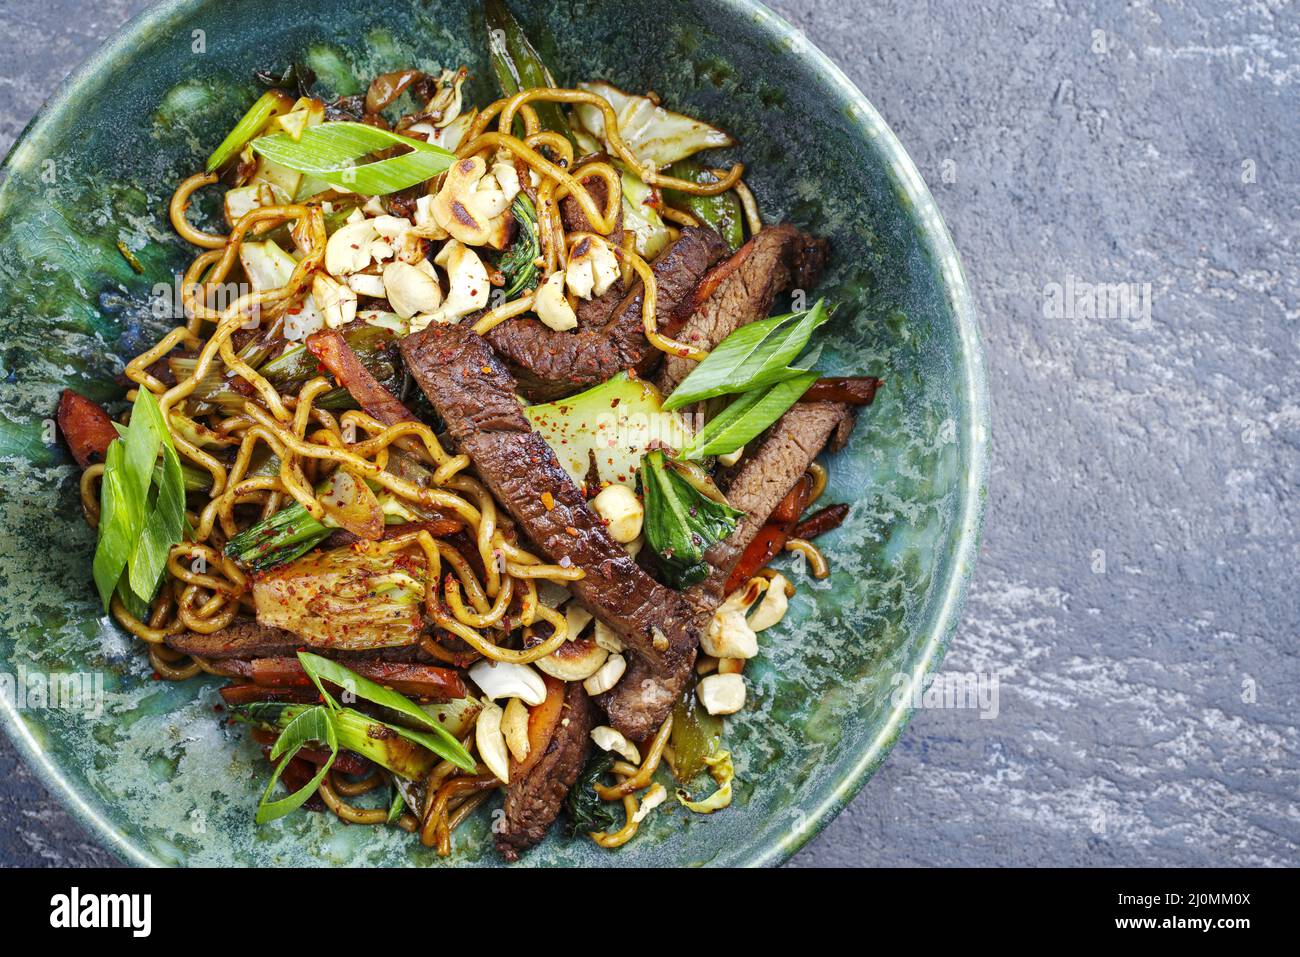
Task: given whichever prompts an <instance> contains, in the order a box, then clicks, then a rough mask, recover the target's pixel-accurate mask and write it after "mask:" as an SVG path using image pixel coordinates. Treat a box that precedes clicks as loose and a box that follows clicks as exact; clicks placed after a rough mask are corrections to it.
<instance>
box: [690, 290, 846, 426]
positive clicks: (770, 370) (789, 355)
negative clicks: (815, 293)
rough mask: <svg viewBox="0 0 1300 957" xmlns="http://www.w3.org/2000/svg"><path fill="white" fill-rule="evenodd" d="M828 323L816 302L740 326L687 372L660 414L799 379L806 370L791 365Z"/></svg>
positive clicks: (820, 305)
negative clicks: (809, 306)
mask: <svg viewBox="0 0 1300 957" xmlns="http://www.w3.org/2000/svg"><path fill="white" fill-rule="evenodd" d="M829 319H830V313H829V311H828V310H827V309H826V308H825V303H824V301H823V300H820V299H819V300H817V303H816V304H815V305H814V306H813V307H812V308H811V309H809V310H808V311H807V312H802V313H791V314H789V315H786V316H773V317H772V318H771V319H763V320H760V321H759V322H751V323H750V324H749V325H746V326H741V327H740V328H739V329H737V330H736V331H735V332H733V333H732V334H731V335H729V336H727V338H725V339H723V340H722V342H720V343H718V346H717V348H715V349H714V350H713V351H712V352H710V353H709V354H708V356H707V357H706V358H705V359H704V361H703V362H701V363H700V364H699V365H697V366H696V367H695V368H694V369H692V370H691V374H690V375H688V376H687V377H686V378H685V380H683V381H682V383H681V385H679V386H678V387H677V388H676V389H674V390H673V393H672V395H670V396H669V397H668V399H667V401H665V402H664V408H665V409H680V408H681V407H682V406H684V405H690V404H691V403H693V402H699V401H701V400H702V399H711V398H713V397H714V396H719V395H730V394H735V393H738V392H749V391H751V390H753V389H759V388H761V387H763V386H768V385H771V384H772V383H774V382H780V381H781V380H783V379H789V378H791V377H794V376H797V375H801V374H803V373H804V372H805V370H803V369H792V368H790V367H789V363H790V362H792V361H793V360H794V359H795V357H796V356H798V355H799V353H800V352H802V351H803V349H804V346H806V345H807V344H808V339H809V338H810V337H811V336H812V334H813V332H814V331H816V330H817V329H818V328H819V327H820V326H822V325H823V324H825V323H826V322H827V320H829Z"/></svg>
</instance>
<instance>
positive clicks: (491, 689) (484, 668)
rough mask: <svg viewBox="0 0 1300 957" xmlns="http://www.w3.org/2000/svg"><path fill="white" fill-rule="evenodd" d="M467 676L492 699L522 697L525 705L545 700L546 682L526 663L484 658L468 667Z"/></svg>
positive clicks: (537, 703) (536, 703)
mask: <svg viewBox="0 0 1300 957" xmlns="http://www.w3.org/2000/svg"><path fill="white" fill-rule="evenodd" d="M469 676H470V678H471V679H473V681H474V683H475V684H476V685H478V686H479V688H481V689H482V691H483V694H484V695H486V696H487V697H488V698H489V699H490V700H492V701H496V700H497V699H498V698H522V699H523V701H524V704H526V705H539V704H541V703H542V702H543V701H545V700H546V682H544V681H543V680H542V676H541V675H539V674H538V673H537V672H536V671H534V670H533V669H532V668H531V667H529V666H528V665H520V664H515V663H514V662H510V661H488V660H486V659H484V660H483V661H480V662H477V663H476V664H475V665H474V666H473V667H472V668H470V669H469Z"/></svg>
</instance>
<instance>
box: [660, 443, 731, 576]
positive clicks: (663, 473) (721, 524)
mask: <svg viewBox="0 0 1300 957" xmlns="http://www.w3.org/2000/svg"><path fill="white" fill-rule="evenodd" d="M641 490H642V493H643V494H644V495H645V540H646V544H647V545H649V546H650V548H651V549H652V550H653V551H654V554H655V560H656V563H657V564H658V565H659V570H660V571H661V572H662V573H663V575H664V577H665V578H666V579H667V581H668V583H669V584H670V585H672V586H673V587H674V588H685V587H687V586H688V585H694V584H695V583H696V582H698V581H700V580H702V579H703V578H704V576H705V575H707V574H708V571H709V566H708V564H707V563H706V562H705V561H704V553H705V552H707V551H708V550H709V549H710V548H711V547H712V546H713V545H715V544H717V543H718V542H720V541H722V540H723V539H724V538H726V537H727V536H728V535H730V534H731V533H732V532H733V531H735V529H736V525H737V524H738V523H739V521H740V518H741V516H743V515H744V514H745V513H744V512H740V511H737V510H736V509H734V508H732V507H731V506H730V505H726V504H724V503H722V502H715V501H714V500H713V499H711V498H709V497H708V496H706V495H704V494H702V493H701V492H700V491H698V490H697V489H696V488H695V487H694V486H693V485H691V484H690V483H689V482H687V481H686V479H684V478H682V477H681V476H680V475H678V474H677V473H676V472H675V471H674V470H673V469H672V468H670V467H669V466H668V465H667V464H666V463H665V460H664V454H663V452H659V451H655V452H650V453H648V454H647V455H646V456H645V458H643V459H642V461H641Z"/></svg>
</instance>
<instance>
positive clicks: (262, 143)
mask: <svg viewBox="0 0 1300 957" xmlns="http://www.w3.org/2000/svg"><path fill="white" fill-rule="evenodd" d="M252 146H253V151H254V152H255V153H257V154H259V155H261V156H265V157H266V158H267V159H269V160H271V161H272V162H274V163H279V164H280V165H281V166H287V167H288V168H289V169H292V170H297V171H298V172H300V173H306V174H308V175H310V176H315V177H317V178H319V179H322V180H324V181H325V182H327V183H329V184H330V185H331V186H336V187H338V188H339V189H345V190H350V191H352V192H355V193H362V194H364V195H367V196H383V195H386V194H388V193H396V192H398V191H399V190H403V189H407V188H408V187H411V186H415V185H417V184H418V183H423V182H425V181H426V180H429V179H431V178H433V177H434V176H437V175H438V174H439V173H441V172H443V171H445V170H446V169H447V168H448V167H450V166H451V164H452V163H454V162H455V160H456V157H455V154H453V153H449V152H447V151H446V150H444V149H442V148H441V147H437V146H432V145H430V144H428V143H425V142H422V141H421V140H413V139H411V138H410V137H407V136H401V135H399V134H397V133H391V132H389V131H388V130H381V129H379V128H378V127H376V126H368V125H367V124H365V123H353V122H348V121H340V122H334V123H321V124H320V125H319V126H313V127H309V128H308V129H305V130H303V132H302V135H301V136H300V137H299V138H298V139H297V140H295V139H294V138H293V137H291V136H290V135H289V134H288V133H275V134H273V135H271V136H259V137H258V138H257V139H255V140H253V143H252ZM392 146H406V147H409V148H410V150H409V152H406V153H403V154H402V155H401V156H392V157H389V158H388V159H381V160H375V161H373V162H369V163H359V162H358V161H359V160H362V159H364V158H365V157H367V156H369V155H370V154H371V153H374V152H375V151H377V150H384V149H388V148H389V147H392Z"/></svg>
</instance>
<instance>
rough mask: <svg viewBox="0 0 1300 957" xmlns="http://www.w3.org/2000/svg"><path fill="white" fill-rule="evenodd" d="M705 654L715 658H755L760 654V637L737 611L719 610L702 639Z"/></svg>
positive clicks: (701, 644) (742, 613) (740, 612)
mask: <svg viewBox="0 0 1300 957" xmlns="http://www.w3.org/2000/svg"><path fill="white" fill-rule="evenodd" d="M700 647H701V648H702V649H703V650H704V652H705V654H710V655H713V657H715V658H753V657H754V656H755V655H756V654H758V635H756V634H754V630H753V629H752V628H750V627H749V622H747V621H745V613H744V612H743V611H739V610H737V609H734V608H732V609H725V610H724V609H718V611H717V612H715V613H714V615H713V618H712V620H710V622H709V627H708V630H707V631H705V633H704V635H703V637H701V638H700Z"/></svg>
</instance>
